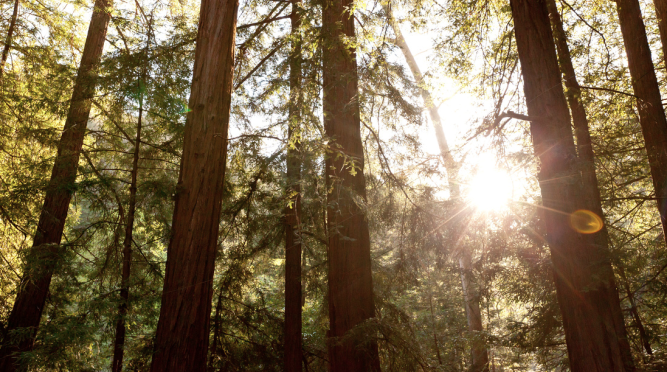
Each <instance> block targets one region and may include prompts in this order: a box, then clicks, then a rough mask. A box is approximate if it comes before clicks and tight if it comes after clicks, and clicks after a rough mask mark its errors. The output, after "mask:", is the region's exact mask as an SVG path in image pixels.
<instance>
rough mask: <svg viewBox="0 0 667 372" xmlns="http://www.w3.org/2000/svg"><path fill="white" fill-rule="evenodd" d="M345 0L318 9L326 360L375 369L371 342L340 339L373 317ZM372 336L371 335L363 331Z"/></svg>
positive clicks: (350, 21)
mask: <svg viewBox="0 0 667 372" xmlns="http://www.w3.org/2000/svg"><path fill="white" fill-rule="evenodd" d="M351 6H352V2H351V1H350V0H331V1H329V0H327V1H325V2H324V7H323V11H322V18H323V19H322V28H323V33H324V45H323V75H324V76H323V77H324V104H323V106H324V107H323V108H324V127H325V131H326V134H327V136H328V137H329V138H330V139H331V140H332V142H331V145H330V146H331V147H330V152H329V154H328V155H327V158H326V164H325V165H326V177H327V187H328V189H329V190H330V193H329V195H328V204H329V206H328V210H327V218H328V222H327V225H328V228H329V253H328V257H329V284H328V286H329V335H328V336H329V337H330V339H329V363H330V370H331V371H345V372H356V371H359V372H362V371H363V372H368V371H379V370H380V361H379V357H378V349H377V344H376V343H375V342H374V341H369V340H366V342H363V343H362V342H361V341H362V340H354V339H351V338H349V337H348V338H343V337H344V336H345V335H346V334H347V333H348V331H349V330H351V329H352V328H354V327H355V326H357V325H359V324H360V323H362V322H364V321H365V320H368V319H370V318H373V317H374V316H375V305H374V301H373V281H372V276H371V253H370V237H369V231H368V223H367V221H366V219H365V216H364V213H363V211H362V210H361V208H360V206H359V205H358V204H357V201H358V200H365V198H366V185H365V184H366V182H365V179H364V172H363V169H364V153H363V145H362V143H361V121H360V117H359V102H358V87H357V81H358V76H357V63H356V52H355V50H354V49H353V48H350V47H348V46H347V45H345V42H344V41H343V40H342V39H343V38H351V39H354V37H355V33H354V17H353V16H352V15H351V14H350V13H349V11H348V10H349V9H350V7H351ZM367 336H369V337H371V338H372V337H374V335H367Z"/></svg>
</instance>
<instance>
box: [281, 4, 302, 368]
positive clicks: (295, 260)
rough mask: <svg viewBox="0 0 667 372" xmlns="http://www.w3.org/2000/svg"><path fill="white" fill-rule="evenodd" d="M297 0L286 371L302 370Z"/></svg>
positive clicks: (289, 173) (290, 135) (290, 137)
mask: <svg viewBox="0 0 667 372" xmlns="http://www.w3.org/2000/svg"><path fill="white" fill-rule="evenodd" d="M299 6H300V1H299V0H294V1H292V14H291V16H290V20H291V23H292V55H291V59H290V78H289V79H290V80H289V83H290V102H289V118H288V120H289V124H288V125H289V128H288V142H289V144H288V149H287V198H288V200H289V203H290V205H289V206H288V207H287V208H286V210H285V371H286V372H301V370H302V368H301V362H302V360H303V355H302V352H301V309H302V308H301V236H300V234H299V231H300V227H299V226H300V224H301V195H300V194H301V187H300V185H299V181H300V179H301V160H300V158H299V150H300V146H299V141H300V135H299V132H300V130H299V127H300V119H301V115H299V110H301V38H300V37H301V35H300V33H299V28H300V27H301V14H300V9H299Z"/></svg>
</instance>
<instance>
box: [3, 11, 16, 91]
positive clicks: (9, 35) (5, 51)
mask: <svg viewBox="0 0 667 372" xmlns="http://www.w3.org/2000/svg"><path fill="white" fill-rule="evenodd" d="M18 14H19V0H16V1H14V11H13V12H12V19H11V20H10V21H9V29H8V30H7V38H5V47H4V49H3V50H2V59H1V60H0V81H2V77H3V75H4V73H5V63H6V62H7V57H8V56H9V49H10V48H11V47H12V37H13V36H14V28H15V27H16V18H17V16H18Z"/></svg>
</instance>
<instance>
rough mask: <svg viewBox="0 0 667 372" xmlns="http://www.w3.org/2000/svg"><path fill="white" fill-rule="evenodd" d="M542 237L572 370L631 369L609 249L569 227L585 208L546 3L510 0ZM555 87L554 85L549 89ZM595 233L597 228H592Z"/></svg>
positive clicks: (587, 203) (587, 204)
mask: <svg viewBox="0 0 667 372" xmlns="http://www.w3.org/2000/svg"><path fill="white" fill-rule="evenodd" d="M510 4H511V7H512V14H513V16H514V25H515V34H516V40H517V49H518V51H519V59H520V61H521V68H522V72H523V77H524V93H525V96H526V104H527V106H528V114H529V116H530V117H532V118H535V119H534V120H533V121H532V122H531V126H530V130H531V135H532V139H533V146H534V149H535V154H536V155H537V156H538V157H539V160H540V165H541V170H540V173H539V174H538V178H539V182H540V189H541V193H542V203H543V205H544V208H545V213H544V216H545V217H544V219H545V225H546V229H547V241H548V242H549V246H550V249H551V260H552V262H553V266H554V274H555V275H554V279H555V282H556V291H557V296H558V302H559V305H560V309H561V313H562V316H563V326H564V329H565V337H566V341H567V349H568V355H569V360H570V368H571V370H572V371H573V372H592V371H599V372H603V371H607V372H611V371H615V372H616V371H619V372H620V371H634V369H635V368H634V363H633V361H632V356H631V354H630V347H629V344H628V341H627V336H626V332H625V325H624V323H623V316H622V313H621V309H620V303H619V300H618V293H617V290H616V284H615V282H614V280H613V272H612V269H611V264H610V262H609V259H608V256H607V254H608V251H607V250H606V249H605V247H601V246H599V245H598V244H597V239H596V238H595V237H594V236H590V235H584V234H580V233H578V232H576V231H575V230H574V229H573V228H571V227H570V223H569V218H570V214H571V213H572V212H574V211H576V210H578V209H589V208H590V203H589V202H587V201H586V199H587V197H588V195H587V192H586V190H585V188H584V186H583V180H582V178H581V174H580V173H579V165H578V159H577V155H576V149H575V145H574V141H573V137H572V130H571V128H570V114H569V110H568V106H567V102H566V100H565V96H564V94H563V90H562V89H559V88H557V87H561V79H560V76H559V70H558V61H557V59H556V46H555V45H554V39H553V35H552V32H551V28H550V24H549V16H548V10H547V4H546V2H545V0H511V1H510ZM554 87H556V88H554ZM597 234H599V233H597Z"/></svg>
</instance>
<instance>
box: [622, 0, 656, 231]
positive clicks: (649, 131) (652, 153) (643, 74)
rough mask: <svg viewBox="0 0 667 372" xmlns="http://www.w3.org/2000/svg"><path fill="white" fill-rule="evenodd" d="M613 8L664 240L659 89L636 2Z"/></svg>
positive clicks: (626, 1)
mask: <svg viewBox="0 0 667 372" xmlns="http://www.w3.org/2000/svg"><path fill="white" fill-rule="evenodd" d="M616 5H617V7H616V8H617V10H618V19H619V21H620V23H621V32H622V33H623V42H624V44H625V51H626V53H627V55H628V67H629V68H630V77H631V78H632V87H633V88H634V92H635V96H637V108H638V111H639V123H640V124H641V126H642V132H643V134H644V142H645V143H646V152H647V153H648V161H649V165H650V166H651V175H652V176H653V187H654V189H655V196H656V199H657V206H658V210H659V212H660V221H661V222H662V231H663V235H664V238H665V239H666V240H667V119H666V118H665V110H664V109H663V107H662V100H661V98H660V88H659V86H658V79H657V78H656V76H655V70H654V67H653V60H652V59H651V49H649V44H648V38H647V37H646V29H645V28H644V21H643V20H642V13H641V9H640V8H639V2H638V1H637V0H616Z"/></svg>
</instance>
